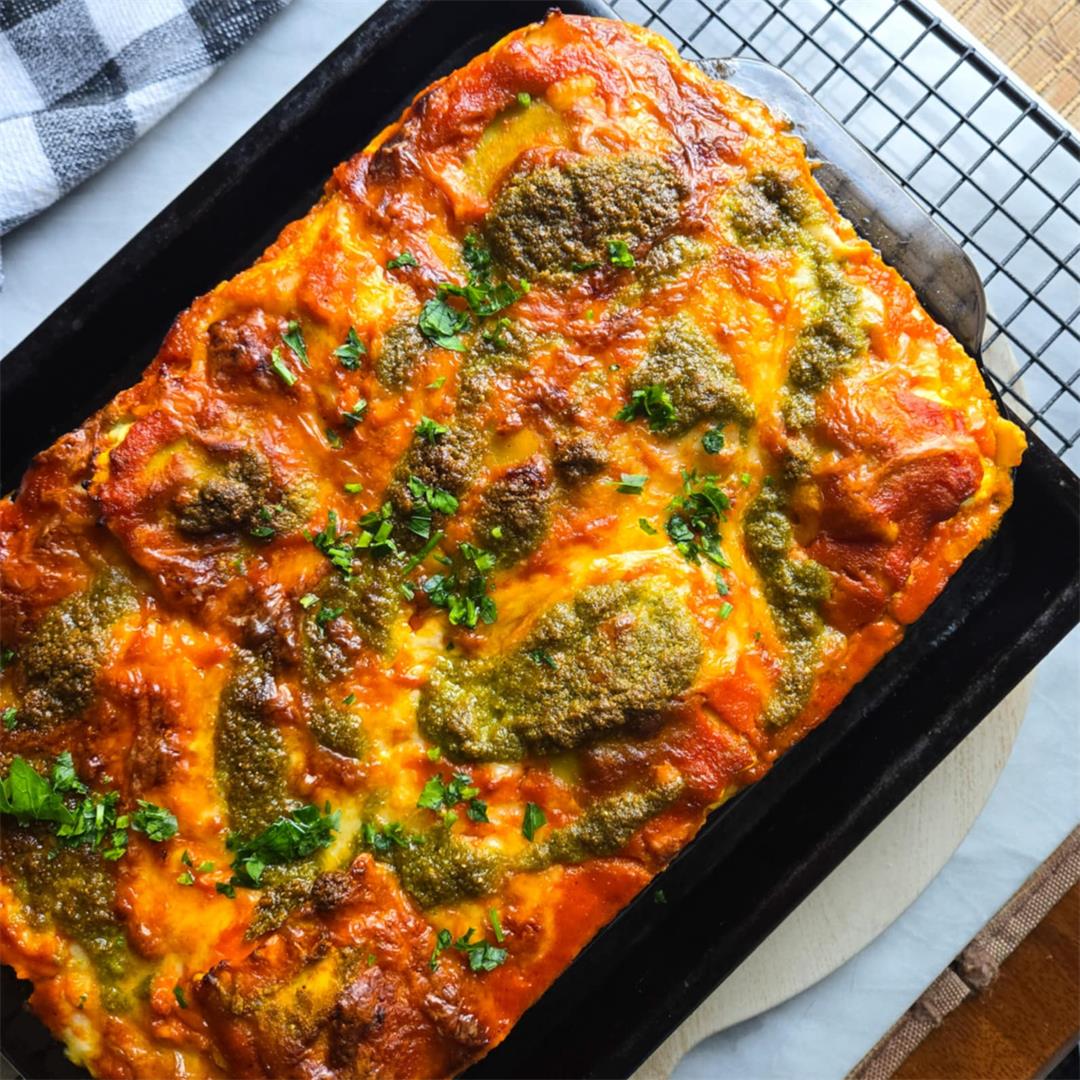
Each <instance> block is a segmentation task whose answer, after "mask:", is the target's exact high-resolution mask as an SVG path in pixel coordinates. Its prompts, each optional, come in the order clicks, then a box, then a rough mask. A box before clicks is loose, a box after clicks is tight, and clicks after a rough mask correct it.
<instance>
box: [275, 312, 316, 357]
mask: <svg viewBox="0 0 1080 1080" xmlns="http://www.w3.org/2000/svg"><path fill="white" fill-rule="evenodd" d="M281 340H282V341H284V342H285V344H286V345H288V346H289V348H290V349H291V350H292V352H293V355H294V356H295V357H296V359H297V360H299V361H300V363H301V364H303V365H304V367H311V361H310V360H309V359H308V354H307V345H306V344H305V343H304V335H303V333H302V332H301V330H300V324H299V323H298V322H297V321H296V320H295V319H293V320H292V321H291V322H290V323H289V324H288V326H286V327H285V333H284V334H282V335H281Z"/></svg>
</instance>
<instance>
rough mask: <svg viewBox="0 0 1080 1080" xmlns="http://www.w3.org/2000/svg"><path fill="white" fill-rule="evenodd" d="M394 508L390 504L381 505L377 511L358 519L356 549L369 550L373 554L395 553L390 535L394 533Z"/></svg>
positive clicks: (395, 546) (394, 544) (395, 547)
mask: <svg viewBox="0 0 1080 1080" xmlns="http://www.w3.org/2000/svg"><path fill="white" fill-rule="evenodd" d="M393 518H394V508H393V507H392V506H391V505H390V503H388V502H386V503H383V504H382V506H381V507H380V508H379V509H378V510H369V511H368V512H367V513H366V514H365V515H364V516H363V517H362V518H361V519H360V535H359V536H358V537H357V538H356V549H357V550H358V551H360V550H363V549H364V548H368V549H370V551H371V552H372V553H373V554H382V553H383V552H390V553H395V552H396V551H397V549H398V548H397V544H396V543H395V542H394V539H393V536H392V535H391V534H392V533H393V531H394V520H393Z"/></svg>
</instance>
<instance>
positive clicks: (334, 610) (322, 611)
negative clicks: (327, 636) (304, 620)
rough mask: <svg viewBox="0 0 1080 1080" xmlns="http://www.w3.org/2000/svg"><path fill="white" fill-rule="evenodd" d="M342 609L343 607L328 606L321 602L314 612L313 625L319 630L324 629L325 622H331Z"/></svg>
mask: <svg viewBox="0 0 1080 1080" xmlns="http://www.w3.org/2000/svg"><path fill="white" fill-rule="evenodd" d="M344 610H345V609H344V608H343V607H330V606H329V605H328V604H322V605H321V606H320V608H319V610H318V611H317V612H316V613H315V625H316V626H317V627H318V628H319V629H320V630H325V629H326V624H327V623H331V622H333V621H334V620H335V619H336V618H337V617H338V616H339V615H341V614H342V612H344Z"/></svg>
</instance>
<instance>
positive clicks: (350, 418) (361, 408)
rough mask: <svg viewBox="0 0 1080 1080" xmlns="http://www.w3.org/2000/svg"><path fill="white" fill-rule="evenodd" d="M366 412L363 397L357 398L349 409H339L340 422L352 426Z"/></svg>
mask: <svg viewBox="0 0 1080 1080" xmlns="http://www.w3.org/2000/svg"><path fill="white" fill-rule="evenodd" d="M366 412H367V402H366V401H365V400H364V399H363V398H359V399H358V400H357V402H356V404H355V405H354V406H353V407H352V408H351V409H342V410H341V422H342V423H343V424H345V425H346V426H347V427H350V428H354V427H356V425H357V424H359V423H360V421H361V420H363V419H364V413H366Z"/></svg>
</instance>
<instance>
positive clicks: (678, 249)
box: [637, 233, 709, 289]
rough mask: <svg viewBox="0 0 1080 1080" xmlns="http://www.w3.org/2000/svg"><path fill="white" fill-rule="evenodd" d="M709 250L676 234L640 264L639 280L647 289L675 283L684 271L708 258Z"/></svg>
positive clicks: (655, 248) (659, 244) (691, 239)
mask: <svg viewBox="0 0 1080 1080" xmlns="http://www.w3.org/2000/svg"><path fill="white" fill-rule="evenodd" d="M708 255H709V248H708V245H707V244H704V243H702V242H701V241H700V240H695V239H694V238H693V237H691V236H683V235H682V234H681V233H676V234H675V235H674V236H669V237H667V238H666V239H664V240H661V241H660V243H658V244H657V245H656V246H655V247H653V248H652V249H650V251H649V253H648V254H647V255H646V256H645V258H644V259H642V260H641V262H640V263H638V272H637V276H638V280H639V281H640V282H641V284H642V285H644V286H645V287H646V288H647V289H655V288H657V287H658V286H660V285H665V284H666V283H667V282H669V281H674V280H675V279H676V278H677V277H678V276H679V275H680V274H681V273H682V272H683V271H684V270H686V269H688V268H689V267H691V266H693V265H694V264H695V263H699V262H702V261H703V260H704V259H706V258H708Z"/></svg>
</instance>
